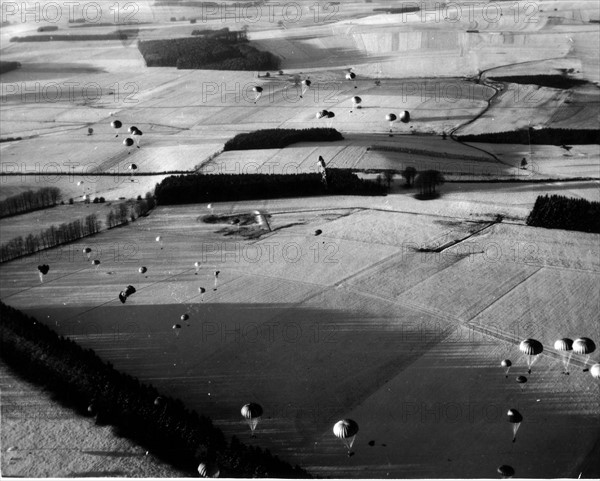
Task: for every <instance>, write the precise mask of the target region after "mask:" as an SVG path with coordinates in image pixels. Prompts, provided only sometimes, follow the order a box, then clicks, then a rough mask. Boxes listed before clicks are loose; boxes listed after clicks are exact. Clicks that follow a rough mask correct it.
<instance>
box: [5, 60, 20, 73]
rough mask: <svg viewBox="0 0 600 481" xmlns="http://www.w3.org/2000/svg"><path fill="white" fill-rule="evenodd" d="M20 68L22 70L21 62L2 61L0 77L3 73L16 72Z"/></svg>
mask: <svg viewBox="0 0 600 481" xmlns="http://www.w3.org/2000/svg"><path fill="white" fill-rule="evenodd" d="M18 68H21V64H20V63H19V62H6V61H1V62H0V75H1V74H3V73H7V72H10V71H11V70H16V69H18Z"/></svg>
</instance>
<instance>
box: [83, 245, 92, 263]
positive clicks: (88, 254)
mask: <svg viewBox="0 0 600 481" xmlns="http://www.w3.org/2000/svg"><path fill="white" fill-rule="evenodd" d="M83 253H84V254H85V255H86V256H87V258H88V261H89V260H90V257H91V255H92V249H91V248H89V247H85V248H84V249H83Z"/></svg>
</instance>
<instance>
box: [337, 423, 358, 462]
mask: <svg viewBox="0 0 600 481" xmlns="http://www.w3.org/2000/svg"><path fill="white" fill-rule="evenodd" d="M356 433H358V424H357V423H356V421H353V420H352V419H342V420H341V421H338V422H337V423H335V425H334V426H333V434H334V435H335V436H336V437H337V438H339V439H341V440H342V441H343V442H344V445H345V446H346V448H347V449H348V456H350V450H351V449H352V445H353V444H354V440H355V439H356Z"/></svg>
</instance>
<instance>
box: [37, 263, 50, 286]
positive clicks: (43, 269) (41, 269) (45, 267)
mask: <svg viewBox="0 0 600 481" xmlns="http://www.w3.org/2000/svg"><path fill="white" fill-rule="evenodd" d="M48 271H50V266H48V264H42V265H41V266H38V272H39V275H40V282H44V276H45V275H46V274H48Z"/></svg>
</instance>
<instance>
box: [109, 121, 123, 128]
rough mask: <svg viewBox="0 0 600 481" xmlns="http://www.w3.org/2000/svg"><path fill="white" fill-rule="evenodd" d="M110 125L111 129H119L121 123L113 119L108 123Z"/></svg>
mask: <svg viewBox="0 0 600 481" xmlns="http://www.w3.org/2000/svg"><path fill="white" fill-rule="evenodd" d="M110 126H111V127H112V128H113V129H120V128H121V127H122V126H123V124H122V123H121V122H120V121H119V120H113V121H112V122H111V123H110Z"/></svg>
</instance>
